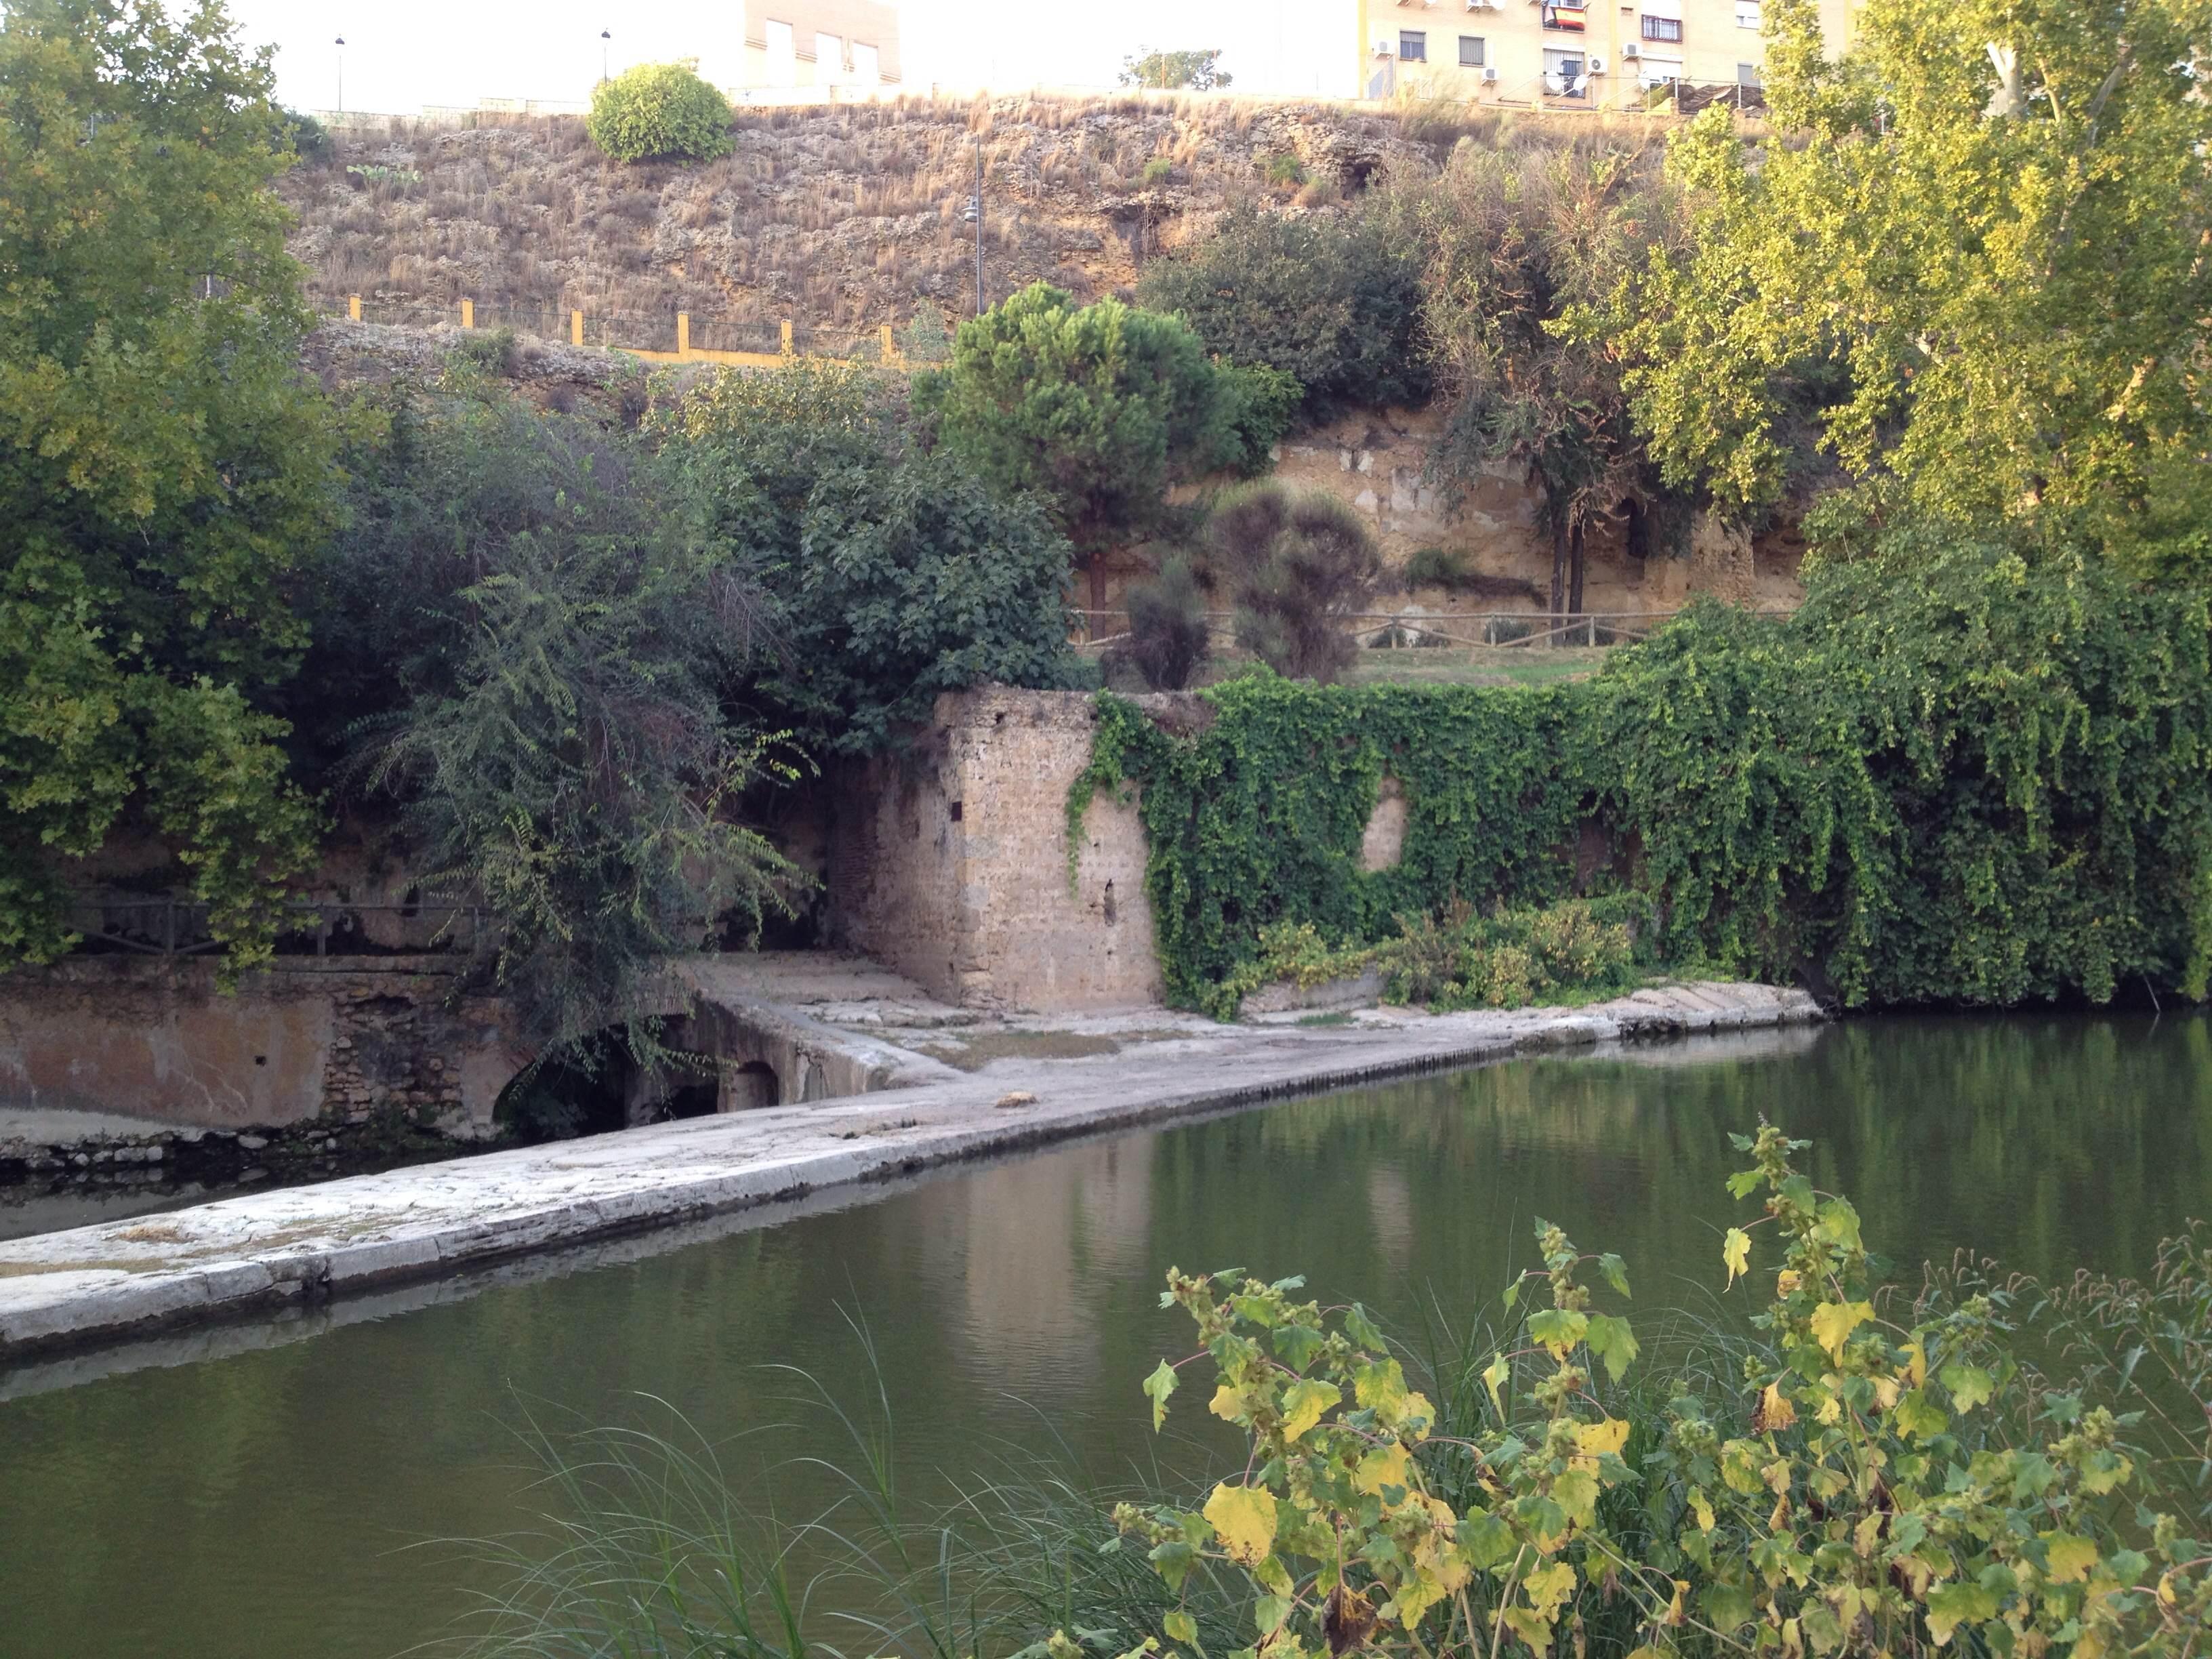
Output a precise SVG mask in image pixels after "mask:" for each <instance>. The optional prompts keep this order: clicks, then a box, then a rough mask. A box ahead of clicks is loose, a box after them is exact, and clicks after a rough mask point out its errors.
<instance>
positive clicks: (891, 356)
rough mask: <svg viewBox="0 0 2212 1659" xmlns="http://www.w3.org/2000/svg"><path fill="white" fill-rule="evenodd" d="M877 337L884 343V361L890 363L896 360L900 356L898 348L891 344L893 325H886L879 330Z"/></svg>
mask: <svg viewBox="0 0 2212 1659" xmlns="http://www.w3.org/2000/svg"><path fill="white" fill-rule="evenodd" d="M876 337H877V338H878V340H881V341H882V342H883V344H884V352H883V356H884V362H887V363H888V362H893V361H894V360H896V357H897V356H898V348H897V347H896V346H895V345H893V344H892V343H891V325H890V324H889V323H885V324H884V325H882V326H881V327H880V328H878V329H877V331H876Z"/></svg>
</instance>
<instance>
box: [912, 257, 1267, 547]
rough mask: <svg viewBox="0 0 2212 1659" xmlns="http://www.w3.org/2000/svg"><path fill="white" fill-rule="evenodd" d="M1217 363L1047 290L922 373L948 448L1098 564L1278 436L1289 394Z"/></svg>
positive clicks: (1158, 333)
mask: <svg viewBox="0 0 2212 1659" xmlns="http://www.w3.org/2000/svg"><path fill="white" fill-rule="evenodd" d="M1254 386H1255V377H1254V376H1253V375H1252V374H1249V373H1248V374H1238V373H1237V371H1235V370H1233V369H1226V368H1222V367H1220V366H1218V365H1216V364H1215V363H1214V362H1212V361H1211V360H1209V359H1208V357H1207V356H1206V348H1205V345H1204V344H1203V343H1201V342H1200V339H1199V337H1198V336H1197V334H1196V333H1194V331H1192V330H1191V328H1190V326H1189V325H1188V324H1187V323H1185V322H1183V321H1182V319H1180V318H1176V317H1169V316H1164V315H1162V314H1160V313H1158V312H1152V311H1146V310H1142V309H1139V308H1137V307H1131V306H1126V305H1123V304H1122V303H1121V301H1118V300H1101V301H1098V302H1097V303H1096V304H1095V305H1088V306H1078V305H1077V304H1076V303H1075V302H1074V301H1073V299H1071V298H1070V297H1069V295H1066V293H1065V292H1063V291H1062V290H1060V289H1056V288H1052V287H1048V285H1046V284H1045V283H1035V284H1033V285H1032V286H1030V287H1029V288H1026V289H1023V290H1022V291H1021V292H1020V293H1019V294H1017V295H1014V296H1013V297H1012V298H1011V299H1009V300H1007V301H1004V302H1003V303H1002V304H1000V305H996V306H994V307H992V308H991V309H990V310H988V311H987V312H985V313H983V314H982V315H981V317H978V318H975V319H972V320H970V321H969V322H966V323H963V324H962V325H961V326H960V332H959V335H958V337H957V339H956V340H955V341H954V343H953V349H952V361H951V363H950V364H948V365H947V366H946V367H945V368H944V369H942V370H939V371H936V372H934V373H933V374H927V375H922V376H918V377H917V378H916V380H915V401H916V404H917V406H918V407H919V408H920V409H921V410H923V411H925V412H926V413H927V415H928V416H930V417H931V418H932V419H933V422H934V423H935V429H936V433H937V436H938V439H939V443H940V444H941V445H942V447H944V449H945V452H946V453H949V454H951V455H953V456H956V457H957V458H958V459H960V460H962V461H963V463H965V464H966V465H969V467H971V468H973V469H974V470H975V471H976V472H978V473H980V474H981V476H982V477H983V478H984V479H986V480H987V482H989V483H992V484H993V485H994V486H996V487H997V488H999V489H1002V490H1007V491H1013V490H1035V491H1036V493H1037V494H1038V495H1041V496H1042V497H1043V498H1044V500H1045V501H1048V503H1049V504H1050V505H1051V507H1052V508H1053V510H1054V514H1055V515H1056V517H1057V518H1058V520H1059V521H1060V526H1061V527H1062V528H1063V529H1064V530H1065V531H1066V533H1067V535H1068V538H1069V539H1071V540H1072V541H1073V543H1074V544H1075V545H1076V548H1077V549H1078V550H1079V551H1080V552H1082V553H1084V554H1085V555H1086V556H1090V557H1091V558H1092V559H1093V561H1094V564H1093V572H1094V585H1095V579H1096V572H1097V565H1096V563H1095V561H1096V558H1097V555H1098V554H1099V553H1100V552H1101V551H1102V550H1104V549H1105V548H1107V547H1109V546H1112V545H1113V544H1115V543H1116V542H1118V541H1121V540H1123V539H1126V538H1128V537H1130V536H1132V535H1134V534H1137V533H1139V532H1142V531H1144V530H1145V529H1146V528H1148V527H1149V526H1152V525H1153V524H1155V523H1156V522H1157V521H1158V519H1159V516H1160V513H1161V512H1162V509H1163V507H1164V504H1165V499H1166V495H1167V489H1168V487H1169V486H1170V484H1172V483H1176V482H1178V481H1181V480H1184V479H1188V478H1194V477H1202V476H1203V475H1205V474H1206V473H1208V472H1212V471H1217V470H1219V469H1222V468H1225V467H1229V468H1237V469H1240V470H1241V469H1248V468H1249V467H1252V466H1254V465H1258V464H1259V463H1260V462H1261V459H1263V458H1264V457H1265V455H1266V453H1267V446H1268V445H1269V444H1272V443H1273V441H1274V440H1275V439H1276V438H1277V437H1279V435H1281V431H1282V422H1283V421H1284V419H1285V417H1286V416H1287V413H1288V410H1287V407H1286V404H1287V396H1286V394H1287V393H1288V387H1287V386H1283V385H1282V384H1281V383H1280V382H1279V381H1278V382H1276V383H1275V384H1274V390H1273V392H1272V393H1270V394H1268V395H1263V396H1261V397H1257V398H1255V396H1253V395H1252V392H1253V387H1254Z"/></svg>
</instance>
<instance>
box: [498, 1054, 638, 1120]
mask: <svg viewBox="0 0 2212 1659" xmlns="http://www.w3.org/2000/svg"><path fill="white" fill-rule="evenodd" d="M636 1074H637V1065H636V1062H635V1060H632V1059H631V1057H630V1053H629V1044H628V1043H626V1042H623V1039H622V1035H621V1033H620V1032H618V1031H612V1030H608V1031H599V1032H595V1033H594V1034H592V1036H589V1037H586V1039H585V1040H584V1041H583V1042H580V1043H578V1044H576V1045H575V1046H574V1048H570V1049H569V1050H568V1051H567V1052H565V1053H564V1054H560V1055H557V1056H556V1055H551V1054H541V1055H540V1056H539V1057H538V1059H536V1060H532V1062H531V1063H530V1064H529V1065H527V1066H524V1067H523V1068H522V1069H521V1070H520V1072H517V1073H515V1074H514V1076H513V1078H511V1079H508V1081H507V1087H505V1088H504V1089H502V1090H501V1091H499V1098H498V1100H497V1101H496V1102H495V1103H493V1106H492V1114H491V1115H492V1121H493V1122H494V1123H495V1124H496V1125H497V1126H498V1127H500V1128H501V1130H503V1131H505V1132H506V1133H508V1134H510V1135H512V1136H513V1137H514V1138H515V1139H518V1140H522V1141H529V1142H536V1141H541V1140H572V1139H575V1138H576V1137H577V1136H578V1135H596V1134H605V1133H607V1132H608V1131H610V1130H613V1129H623V1128H627V1127H629V1096H630V1093H631V1091H632V1089H633V1086H634V1084H635V1078H636Z"/></svg>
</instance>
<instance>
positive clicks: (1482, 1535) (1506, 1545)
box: [1457, 1510, 1517, 1572]
mask: <svg viewBox="0 0 2212 1659" xmlns="http://www.w3.org/2000/svg"><path fill="white" fill-rule="evenodd" d="M1457 1536H1458V1540H1459V1547H1460V1550H1461V1553H1463V1554H1464V1555H1465V1556H1466V1557H1467V1559H1468V1565H1469V1566H1472V1567H1474V1569H1475V1570H1476V1571H1479V1572H1487V1571H1489V1570H1490V1569H1491V1568H1492V1567H1494V1566H1496V1565H1498V1563H1499V1562H1501V1561H1503V1560H1504V1559H1506V1558H1507V1557H1509V1556H1510V1555H1511V1554H1512V1553H1513V1552H1514V1550H1515V1549H1516V1547H1517V1546H1516V1543H1515V1541H1514V1537H1513V1528H1510V1527H1509V1526H1507V1525H1506V1524H1505V1522H1504V1521H1503V1520H1501V1519H1500V1518H1499V1517H1498V1516H1495V1515H1492V1514H1491V1513H1490V1512H1489V1511H1488V1510H1480V1511H1478V1512H1477V1513H1475V1514H1474V1515H1468V1516H1462V1517H1461V1518H1460V1523H1459V1528H1458V1532H1457Z"/></svg>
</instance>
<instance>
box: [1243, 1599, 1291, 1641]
mask: <svg viewBox="0 0 2212 1659" xmlns="http://www.w3.org/2000/svg"><path fill="white" fill-rule="evenodd" d="M1296 1605H1297V1603H1295V1602H1293V1601H1291V1598H1290V1597H1289V1596H1287V1595H1255V1596H1254V1597H1253V1598H1252V1623H1253V1626H1254V1627H1255V1629H1257V1630H1258V1631H1259V1632H1260V1634H1261V1635H1262V1636H1273V1634H1274V1633H1275V1632H1277V1631H1279V1630H1280V1629H1281V1628H1282V1627H1283V1620H1285V1619H1287V1618H1289V1617H1290V1616H1291V1607H1294V1606H1296Z"/></svg>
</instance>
